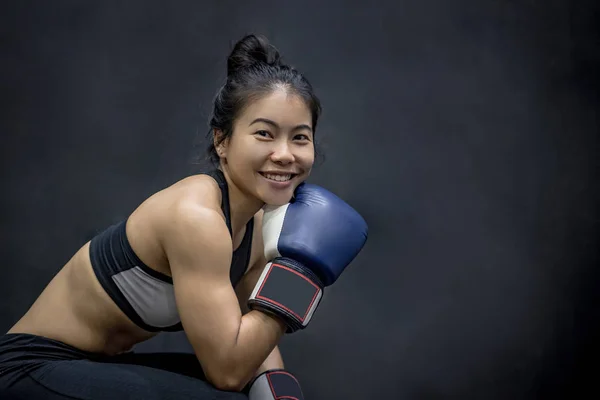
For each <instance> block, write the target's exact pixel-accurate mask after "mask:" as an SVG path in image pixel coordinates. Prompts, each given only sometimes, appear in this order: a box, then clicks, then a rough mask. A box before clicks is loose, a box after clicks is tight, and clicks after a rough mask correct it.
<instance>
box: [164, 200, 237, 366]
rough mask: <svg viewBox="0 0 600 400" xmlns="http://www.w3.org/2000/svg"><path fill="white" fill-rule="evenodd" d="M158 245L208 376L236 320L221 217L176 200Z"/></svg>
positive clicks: (222, 356)
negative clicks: (176, 204) (168, 268)
mask: <svg viewBox="0 0 600 400" xmlns="http://www.w3.org/2000/svg"><path fill="white" fill-rule="evenodd" d="M168 225H169V227H170V228H167V230H166V232H165V235H164V239H163V246H164V248H165V252H166V254H167V257H168V260H169V264H170V267H171V275H172V277H173V286H174V290H175V299H176V303H177V308H178V311H179V315H180V318H181V323H182V325H183V328H184V330H185V333H186V335H187V337H188V339H189V341H190V343H191V345H192V347H193V348H194V351H195V353H196V355H197V357H198V360H199V361H200V364H201V365H202V368H203V369H204V371H205V374H206V375H207V377H208V378H210V376H209V375H211V371H215V373H218V372H216V370H219V368H221V367H222V366H223V362H222V360H226V359H227V356H228V354H227V351H228V350H227V349H229V348H231V347H232V346H233V345H234V344H235V341H236V337H237V333H238V330H239V326H240V321H241V311H240V308H239V305H238V301H237V297H236V295H235V292H234V290H233V287H232V286H231V282H230V280H229V268H230V264H231V257H232V244H231V240H230V236H229V231H228V229H227V226H226V225H225V222H224V221H223V217H222V216H221V215H220V214H219V213H218V212H217V211H214V210H211V209H208V208H201V207H198V206H190V205H187V206H185V205H184V206H182V205H180V206H177V207H176V210H175V211H173V216H172V218H171V220H170V221H169V224H168Z"/></svg>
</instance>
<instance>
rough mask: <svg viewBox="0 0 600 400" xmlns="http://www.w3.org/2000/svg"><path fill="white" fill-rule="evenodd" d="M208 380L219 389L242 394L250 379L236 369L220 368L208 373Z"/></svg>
mask: <svg viewBox="0 0 600 400" xmlns="http://www.w3.org/2000/svg"><path fill="white" fill-rule="evenodd" d="M206 378H207V380H208V381H209V382H210V383H211V384H212V385H213V386H214V387H216V388H217V389H219V390H224V391H228V392H241V391H242V390H243V389H244V387H245V386H246V384H247V383H248V381H249V379H248V378H247V377H246V374H245V373H243V372H242V371H237V370H236V369H235V368H218V369H215V370H213V371H207V372H206Z"/></svg>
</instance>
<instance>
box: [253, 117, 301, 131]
mask: <svg viewBox="0 0 600 400" xmlns="http://www.w3.org/2000/svg"><path fill="white" fill-rule="evenodd" d="M258 122H264V123H265V124H267V125H271V126H273V127H275V128H278V129H279V125H278V124H277V122H275V121H271V120H270V119H267V118H256V119H255V120H254V121H252V122H250V125H248V126H252V125H254V124H256V123H258ZM303 129H308V130H309V131H311V132H312V128H311V127H310V126H308V125H306V124H300V125H297V126H295V127H294V128H293V129H292V131H299V130H303Z"/></svg>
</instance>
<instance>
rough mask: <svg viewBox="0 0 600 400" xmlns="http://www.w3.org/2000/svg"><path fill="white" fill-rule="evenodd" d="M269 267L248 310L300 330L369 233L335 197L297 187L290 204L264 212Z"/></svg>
mask: <svg viewBox="0 0 600 400" xmlns="http://www.w3.org/2000/svg"><path fill="white" fill-rule="evenodd" d="M262 231H263V239H264V244H265V257H266V260H267V261H268V263H267V265H266V267H265V269H264V270H263V272H262V274H261V276H260V278H259V279H258V282H257V284H256V286H255V288H254V290H253V291H252V294H251V295H250V298H249V300H248V307H249V308H250V309H253V310H260V311H263V312H266V313H270V314H272V315H275V316H276V317H279V318H281V319H282V320H283V321H284V322H285V323H286V325H287V327H288V329H287V332H295V331H297V330H300V329H304V328H305V327H306V326H307V325H308V323H309V322H310V319H311V317H312V315H313V314H314V312H315V310H316V308H317V307H318V305H319V302H320V301H321V298H322V296H323V289H324V287H326V286H329V285H332V284H333V283H334V282H335V281H336V280H337V278H338V277H339V276H340V275H341V273H342V272H343V271H344V269H345V268H346V267H347V266H348V265H349V264H350V263H351V262H352V260H354V258H355V257H356V256H357V255H358V253H359V252H360V251H361V249H362V248H363V246H364V244H365V242H366V240H367V233H368V227H367V224H366V222H365V220H364V219H363V218H362V217H361V216H360V214H358V213H357V212H356V211H355V210H354V209H353V208H352V207H350V206H349V205H348V204H347V203H345V202H344V201H343V200H342V199H340V198H339V197H337V196H336V195H334V194H333V193H331V192H329V191H327V190H325V189H323V188H322V187H319V186H316V185H312V184H301V185H300V186H298V188H297V189H296V191H295V193H294V198H293V199H292V201H291V202H290V203H288V204H285V205H283V206H278V207H273V206H265V208H264V216H263V227H262Z"/></svg>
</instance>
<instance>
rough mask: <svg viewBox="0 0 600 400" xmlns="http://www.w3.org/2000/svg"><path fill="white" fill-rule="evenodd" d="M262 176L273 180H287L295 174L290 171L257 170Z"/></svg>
mask: <svg viewBox="0 0 600 400" xmlns="http://www.w3.org/2000/svg"><path fill="white" fill-rule="evenodd" d="M259 173H260V174H261V175H262V176H264V177H265V178H267V179H268V180H271V181H274V182H288V181H290V180H292V179H293V178H294V177H295V176H296V175H298V174H293V173H290V172H287V173H286V172H259Z"/></svg>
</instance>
